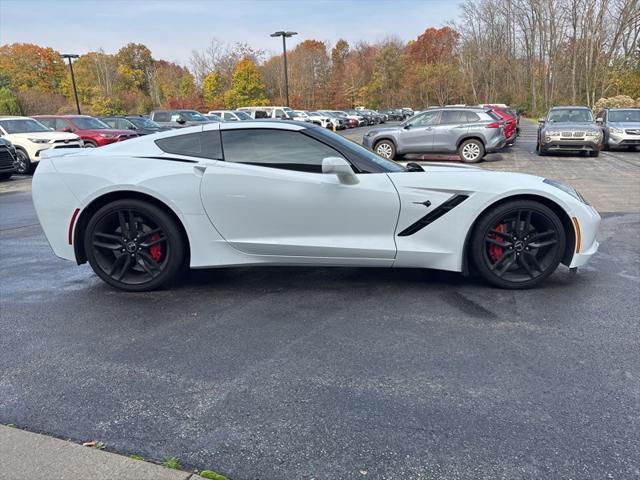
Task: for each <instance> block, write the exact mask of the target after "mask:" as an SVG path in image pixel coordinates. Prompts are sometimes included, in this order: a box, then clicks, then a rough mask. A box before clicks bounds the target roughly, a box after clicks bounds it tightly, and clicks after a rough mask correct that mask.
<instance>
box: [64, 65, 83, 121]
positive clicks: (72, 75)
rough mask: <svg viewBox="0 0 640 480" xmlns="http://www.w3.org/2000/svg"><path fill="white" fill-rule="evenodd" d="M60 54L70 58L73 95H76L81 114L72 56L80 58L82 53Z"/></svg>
mask: <svg viewBox="0 0 640 480" xmlns="http://www.w3.org/2000/svg"><path fill="white" fill-rule="evenodd" d="M60 56H61V57H62V58H66V59H67V60H69V70H71V84H72V85H73V96H74V97H76V109H77V110H78V115H81V113H80V102H79V101H78V90H77V89H76V77H75V75H74V74H73V64H72V63H71V59H72V58H80V55H76V54H75V53H62V54H60Z"/></svg>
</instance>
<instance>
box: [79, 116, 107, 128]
mask: <svg viewBox="0 0 640 480" xmlns="http://www.w3.org/2000/svg"><path fill="white" fill-rule="evenodd" d="M69 120H71V123H73V124H74V125H75V126H76V128H78V129H80V130H102V129H104V128H111V127H110V126H109V125H107V124H106V123H104V122H102V121H100V120H98V119H97V118H93V117H75V118H70V119H69Z"/></svg>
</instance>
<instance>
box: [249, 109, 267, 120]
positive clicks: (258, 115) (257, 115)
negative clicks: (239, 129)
mask: <svg viewBox="0 0 640 480" xmlns="http://www.w3.org/2000/svg"><path fill="white" fill-rule="evenodd" d="M253 118H269V114H268V113H267V112H265V111H264V110H256V111H255V116H254V117H253Z"/></svg>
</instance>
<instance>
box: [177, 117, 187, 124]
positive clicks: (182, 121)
mask: <svg viewBox="0 0 640 480" xmlns="http://www.w3.org/2000/svg"><path fill="white" fill-rule="evenodd" d="M176 123H179V124H180V125H184V124H185V123H187V121H186V120H185V119H184V118H182V117H178V118H176Z"/></svg>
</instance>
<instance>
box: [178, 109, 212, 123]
mask: <svg viewBox="0 0 640 480" xmlns="http://www.w3.org/2000/svg"><path fill="white" fill-rule="evenodd" d="M179 113H180V115H182V118H184V119H185V120H186V121H187V122H206V121H207V119H206V117H205V116H204V115H202V114H201V113H198V112H191V111H186V112H184V111H183V112H179Z"/></svg>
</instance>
